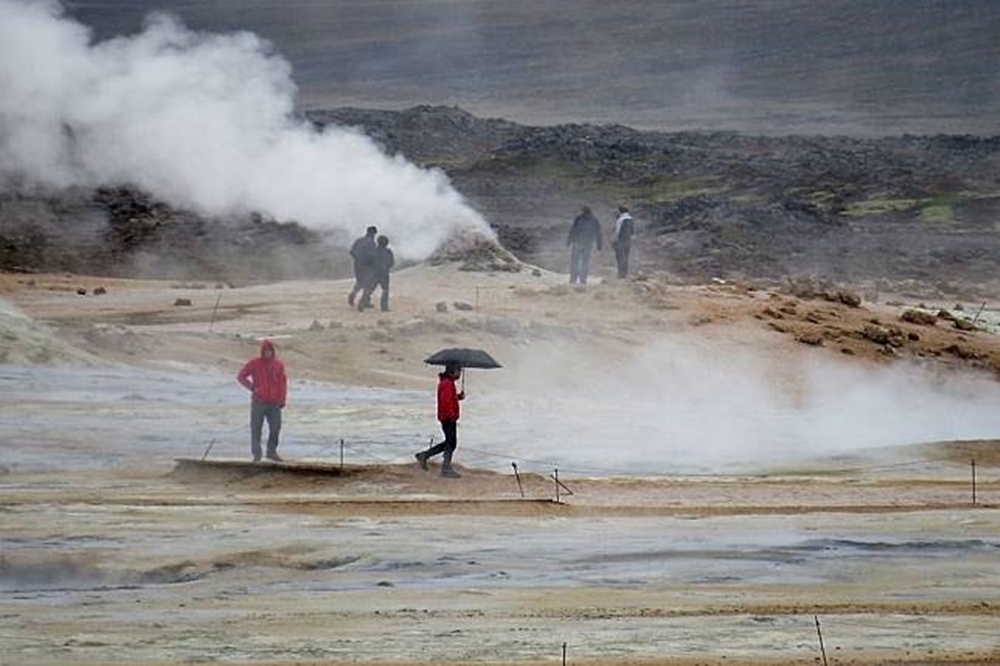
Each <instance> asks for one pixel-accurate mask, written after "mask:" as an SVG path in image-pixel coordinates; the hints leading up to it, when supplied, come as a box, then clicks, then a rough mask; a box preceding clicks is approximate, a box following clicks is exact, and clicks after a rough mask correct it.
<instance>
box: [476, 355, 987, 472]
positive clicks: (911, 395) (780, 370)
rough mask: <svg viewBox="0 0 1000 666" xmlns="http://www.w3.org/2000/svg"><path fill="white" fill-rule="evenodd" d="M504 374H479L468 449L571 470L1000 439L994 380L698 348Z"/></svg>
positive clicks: (751, 460) (685, 465) (515, 368)
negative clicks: (481, 400)
mask: <svg viewBox="0 0 1000 666" xmlns="http://www.w3.org/2000/svg"><path fill="white" fill-rule="evenodd" d="M503 363H504V369H503V370H499V371H497V372H496V373H494V374H489V373H476V372H475V371H472V372H471V373H470V374H471V375H472V376H471V377H469V382H470V384H469V386H468V389H469V394H470V395H469V400H468V404H467V406H466V407H465V408H464V411H463V416H462V422H463V424H464V425H465V429H464V430H463V432H462V433H461V435H460V439H461V440H462V441H463V442H465V443H467V445H468V447H471V448H477V447H478V448H481V449H484V450H489V451H496V452H504V453H508V454H510V455H512V456H519V457H521V458H522V459H523V460H537V461H549V462H551V463H553V464H555V465H557V466H559V467H560V468H563V469H566V470H578V471H587V470H593V471H595V472H597V473H601V472H607V473H614V472H625V473H651V474H654V473H660V474H669V473H681V474H684V473H692V472H713V473H715V472H739V471H747V470H760V469H768V468H773V467H774V466H775V465H781V464H788V463H794V462H797V461H805V460H816V459H821V458H824V457H827V456H836V455H842V454H846V453H850V452H852V451H860V450H863V449H871V448H880V447H893V446H901V445H907V444H917V443H925V442H938V441H950V440H962V439H993V438H996V437H997V436H998V433H1000V393H998V392H997V390H996V383H995V381H994V380H993V379H992V378H990V377H987V376H979V375H973V374H968V373H958V372H952V373H948V372H943V371H940V370H939V371H936V372H935V371H931V370H926V369H922V368H920V367H918V366H915V365H910V364H905V365H904V364H901V365H894V366H891V367H885V366H880V367H871V366H860V365H859V364H858V363H857V362H856V361H855V362H853V363H847V362H841V361H839V359H830V358H825V357H821V356H819V355H815V354H803V355H801V356H799V355H795V354H773V355H770V356H769V355H768V354H766V353H761V352H760V351H759V350H757V351H754V352H751V351H741V350H740V349H738V348H734V347H733V346H730V345H720V344H718V343H713V342H710V341H699V340H698V339H697V338H695V337H693V336H686V337H673V336H671V337H669V338H665V339H664V340H663V341H661V342H658V343H655V344H651V345H648V346H644V347H641V348H636V349H634V356H632V358H631V359H628V360H624V359H622V358H621V357H618V358H617V359H616V360H611V359H609V358H606V357H605V358H602V357H601V356H600V354H598V355H595V354H594V350H593V349H591V353H583V352H582V351H581V350H580V349H571V348H564V349H563V350H562V351H559V350H554V349H552V348H548V347H546V348H545V349H544V351H543V350H540V349H539V350H525V351H524V352H523V353H522V354H519V355H516V357H515V358H504V359H503ZM477 396H483V397H484V399H485V397H486V396H488V403H487V404H484V405H477ZM522 466H524V467H526V468H531V466H530V465H528V464H526V463H525V464H523V465H522Z"/></svg>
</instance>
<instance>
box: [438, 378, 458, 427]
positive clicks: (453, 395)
mask: <svg viewBox="0 0 1000 666" xmlns="http://www.w3.org/2000/svg"><path fill="white" fill-rule="evenodd" d="M438 377H440V378H441V379H440V381H439V382H438V421H457V420H458V411H459V410H458V401H459V400H460V399H461V398H459V397H458V391H456V390H455V380H454V379H453V378H452V377H451V376H449V375H446V374H444V373H442V374H440V375H438Z"/></svg>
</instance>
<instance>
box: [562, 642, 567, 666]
mask: <svg viewBox="0 0 1000 666" xmlns="http://www.w3.org/2000/svg"><path fill="white" fill-rule="evenodd" d="M562 652H563V654H562V657H563V660H562V666H566V641H563V650H562Z"/></svg>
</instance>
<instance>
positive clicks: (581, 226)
mask: <svg viewBox="0 0 1000 666" xmlns="http://www.w3.org/2000/svg"><path fill="white" fill-rule="evenodd" d="M601 243H602V241H601V224H600V223H599V222H598V221H597V218H596V217H594V214H593V213H591V212H590V208H589V207H587V206H584V207H583V208H582V209H581V210H580V214H579V215H577V216H576V218H575V219H574V220H573V226H572V227H570V229H569V236H568V237H567V238H566V246H567V247H569V248H571V249H570V255H569V283H570V284H576V283H577V282H579V283H580V284H587V274H588V273H589V272H590V251H591V250H592V249H593V247H594V245H595V244H596V245H597V251H598V252H600V251H601V249H602V247H601Z"/></svg>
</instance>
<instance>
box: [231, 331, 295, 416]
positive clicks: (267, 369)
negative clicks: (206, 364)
mask: <svg viewBox="0 0 1000 666" xmlns="http://www.w3.org/2000/svg"><path fill="white" fill-rule="evenodd" d="M268 349H270V350H271V351H272V352H273V351H274V343H272V342H271V341H270V340H264V341H263V342H262V343H260V356H258V357H257V358H252V359H250V360H249V361H247V364H246V365H244V366H243V368H242V369H241V370H240V372H239V374H238V375H236V381H238V382H239V383H240V384H241V385H242V386H243V387H245V388H247V389H249V390H250V391H251V393H252V394H253V400H254V401H255V402H266V403H268V404H270V405H278V406H279V407H284V406H285V399H286V398H287V397H288V378H287V377H285V364H284V363H282V362H281V361H279V360H278V358H277V356H275V357H272V358H264V352H265V350H268Z"/></svg>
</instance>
